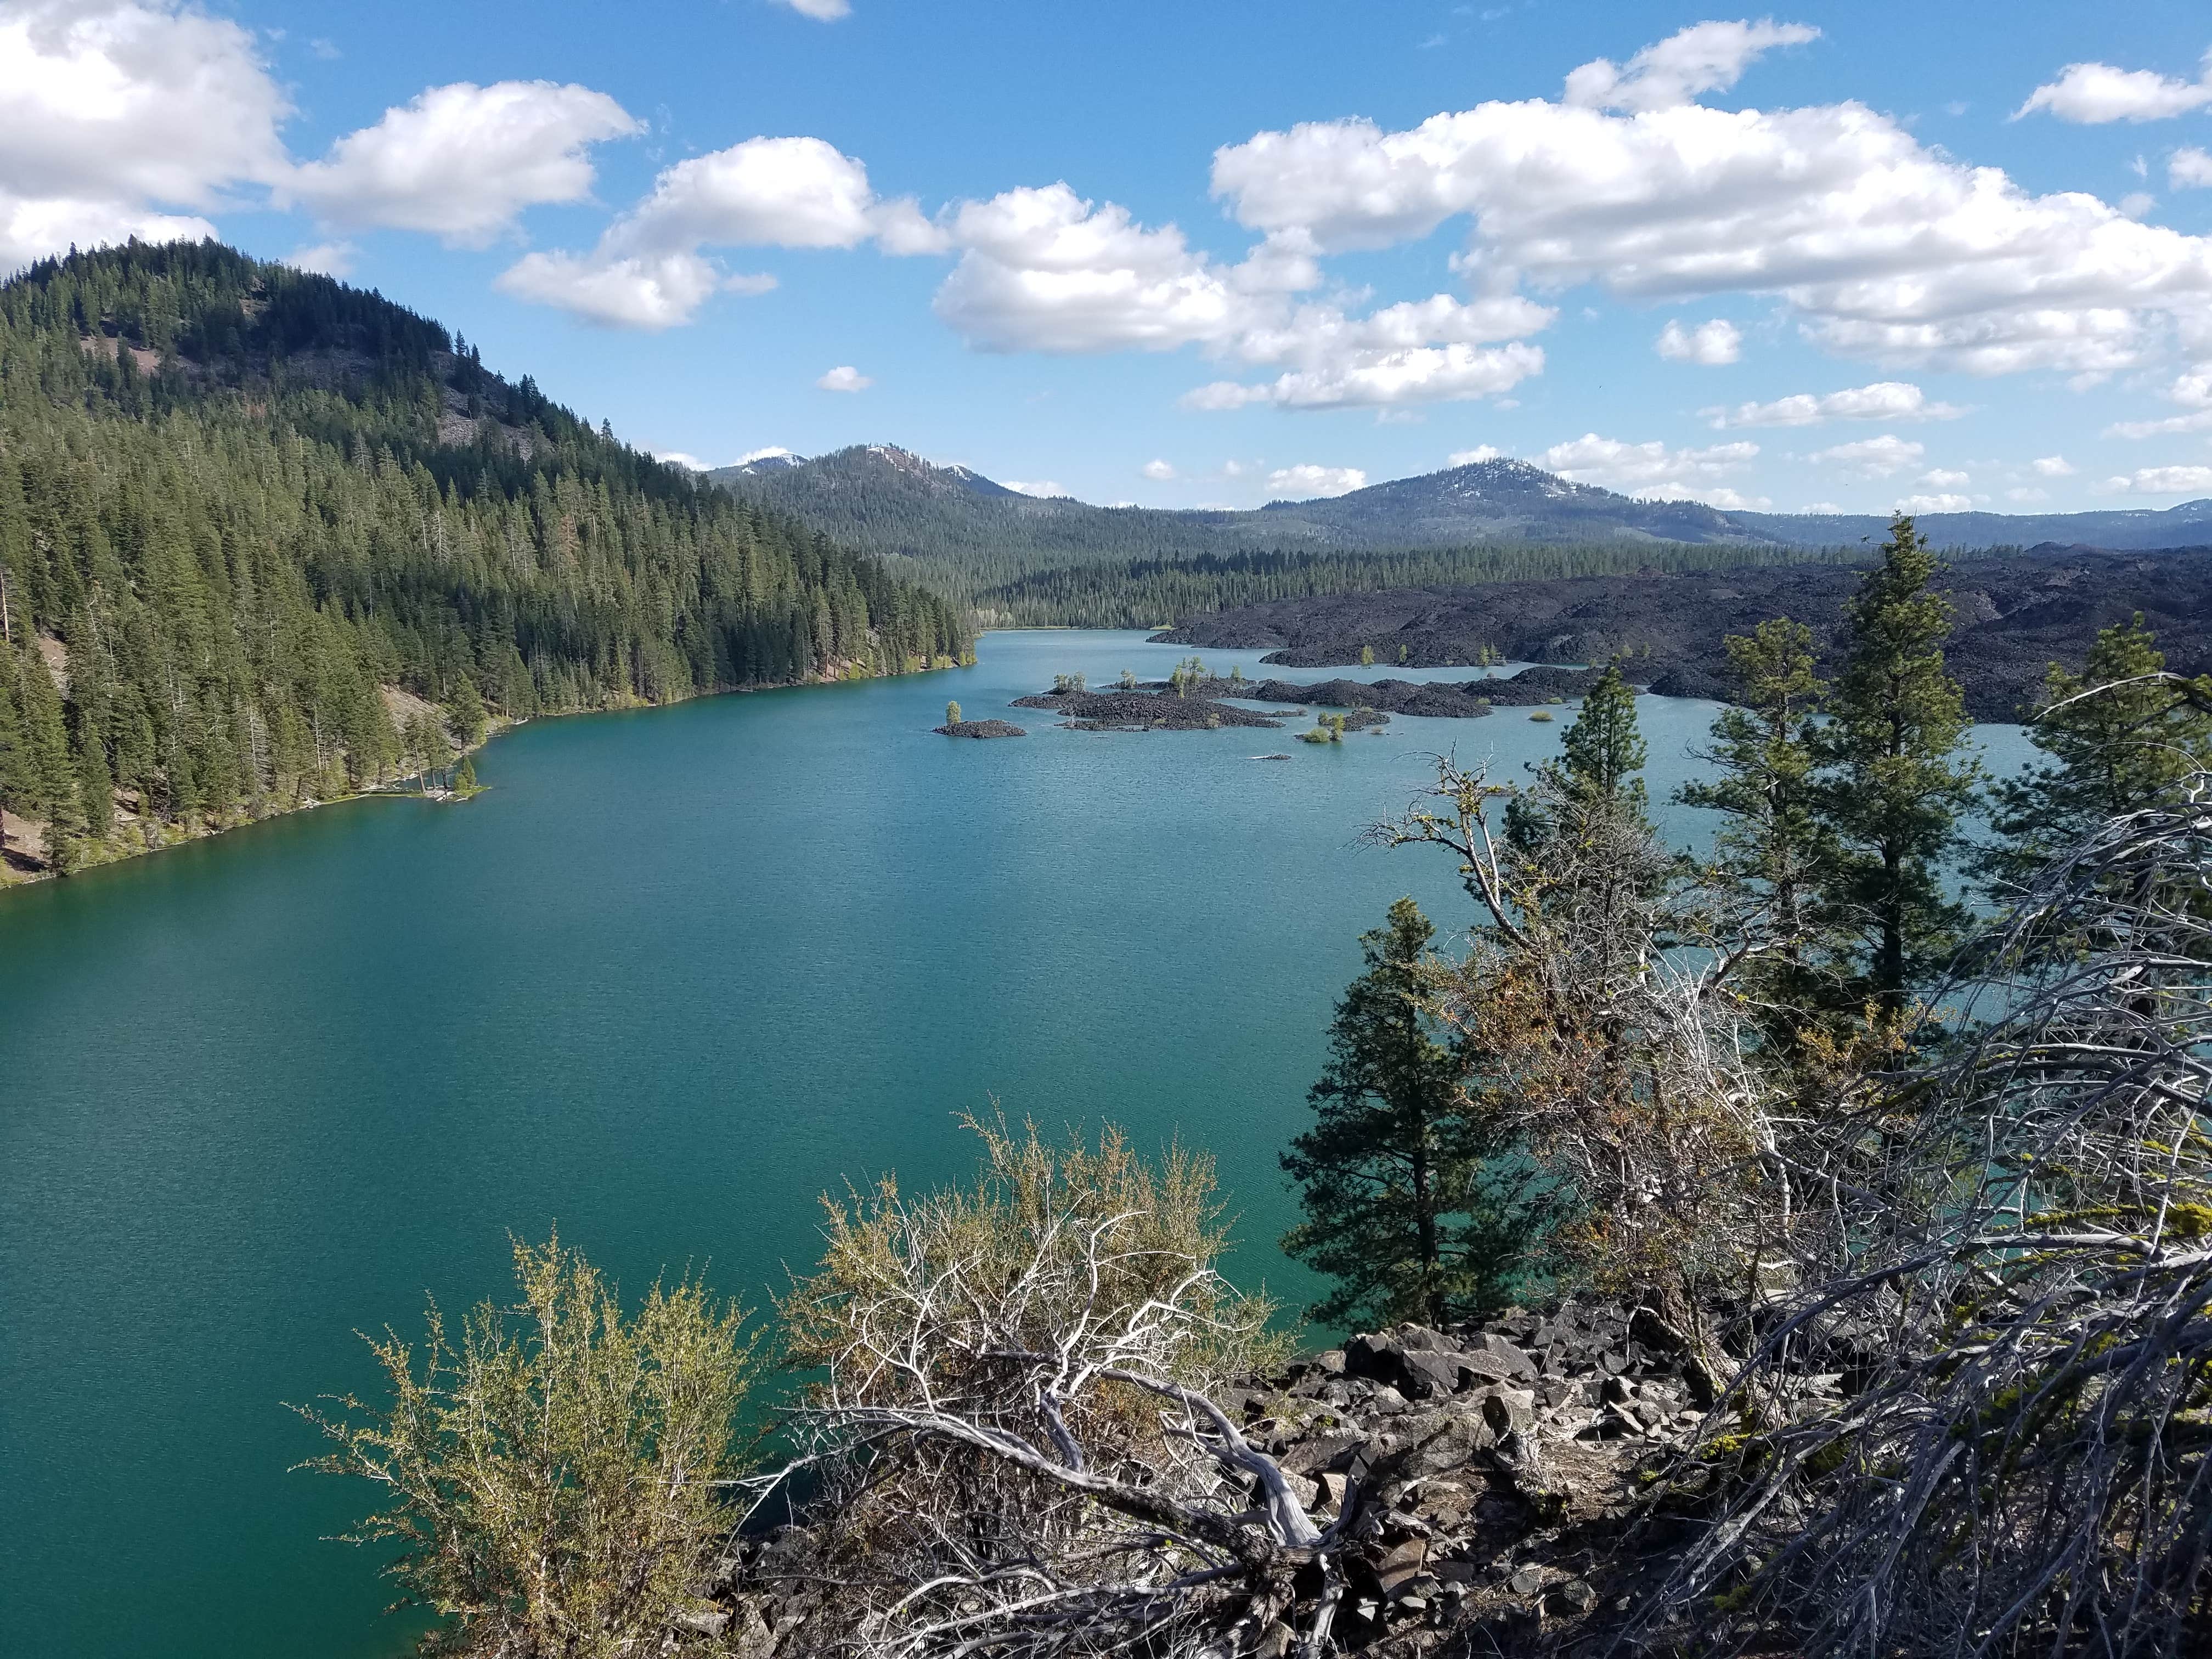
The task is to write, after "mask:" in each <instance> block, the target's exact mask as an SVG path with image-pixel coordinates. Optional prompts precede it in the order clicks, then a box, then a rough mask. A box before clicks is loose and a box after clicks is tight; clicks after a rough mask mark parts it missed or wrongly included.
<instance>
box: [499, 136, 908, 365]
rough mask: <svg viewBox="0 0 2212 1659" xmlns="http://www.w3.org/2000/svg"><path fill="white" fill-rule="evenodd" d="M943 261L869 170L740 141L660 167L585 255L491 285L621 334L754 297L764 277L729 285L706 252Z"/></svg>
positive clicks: (527, 264) (819, 147) (541, 263)
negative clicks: (809, 251)
mask: <svg viewBox="0 0 2212 1659" xmlns="http://www.w3.org/2000/svg"><path fill="white" fill-rule="evenodd" d="M869 240H874V241H875V243H876V244H877V246H879V247H881V248H882V249H883V250H884V252H891V253H907V252H939V251H941V250H942V248H943V246H944V239H943V236H942V234H940V233H939V231H938V230H937V229H936V228H935V227H933V225H931V223H930V222H929V221H928V220H927V218H925V217H924V216H923V215H922V213H921V210H920V209H919V208H918V207H917V206H915V204H914V203H913V202H912V201H910V200H908V199H905V198H900V199H897V200H893V201H886V200H884V199H883V198H881V197H878V196H877V195H876V193H875V191H874V190H873V189H872V186H871V185H869V183H868V170H867V168H866V167H865V166H863V165H862V164H861V163H860V161H856V160H855V159H854V158H853V157H852V156H849V155H845V154H844V153H843V152H842V151H841V150H839V149H837V148H836V146H835V145H834V144H830V143H825V142H823V140H822V139H819V138H805V137H799V138H748V139H746V140H745V141H744V143H738V144H732V145H731V146H729V147H728V148H727V149H720V150H715V151H714V152H713V153H712V154H710V155H695V156H692V157H690V159H689V160H686V161H678V162H677V163H676V164H675V165H674V166H672V167H666V168H664V169H663V170H662V171H661V173H660V174H659V177H658V178H656V179H654V180H653V189H652V190H651V191H649V192H648V193H647V196H646V197H645V199H644V200H642V201H641V202H640V203H638V204H637V205H636V206H635V207H633V208H632V209H630V210H629V212H627V213H625V214H623V216H621V217H620V218H618V219H617V220H616V221H615V222H614V223H612V224H611V225H610V226H609V227H608V228H607V230H606V232H605V234H604V235H602V236H601V237H600V238H599V245H598V246H596V247H595V248H593V249H592V250H591V251H590V252H587V253H566V252H552V253H532V254H528V255H526V256H525V257H524V258H522V259H521V260H520V261H519V262H517V264H515V265H514V266H513V268H512V269H511V270H508V271H507V272H506V273H505V274H504V275H503V276H501V278H500V283H499V285H500V286H501V288H502V289H505V290H506V291H507V292H508V293H510V294H513V295H517V296H518V297H519V298H522V299H526V300H532V301H536V302H537V303H538V304H541V305H550V306H555V307H560V308H561V309H562V310H566V311H569V312H573V313H575V314H576V315H578V316H580V317H582V318H584V319H586V320H588V321H592V322H598V323H605V324H610V325H617V326H624V327H631V328H646V329H658V328H670V327H674V326H676V325H678V324H682V323H688V322H690V320H691V319H692V318H693V317H694V316H695V315H696V314H697V312H698V309H699V307H701V306H702V305H703V304H704V303H705V302H706V301H707V300H708V298H709V297H710V296H711V295H714V294H717V293H738V294H758V293H762V292H763V291H765V290H766V289H769V288H772V287H774V286H775V278H774V277H772V276H751V275H743V274H740V275H735V276H732V275H729V274H727V273H726V272H725V270H723V267H722V266H721V264H720V262H719V261H717V260H716V259H715V258H714V257H713V256H712V255H711V254H710V253H708V252H706V251H705V250H707V249H708V248H711V247H802V248H850V247H856V246H860V244H861V243H863V242H866V241H869Z"/></svg>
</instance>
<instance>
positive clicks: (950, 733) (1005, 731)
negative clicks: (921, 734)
mask: <svg viewBox="0 0 2212 1659" xmlns="http://www.w3.org/2000/svg"><path fill="white" fill-rule="evenodd" d="M930 730H932V731H933V732H936V733H937V734H938V735H939V737H945V738H1026V737H1027V736H1029V733H1028V732H1024V730H1023V729H1022V728H1021V727H1020V726H1014V725H1012V724H1010V723H1008V722H1007V721H1006V720H952V721H950V722H948V723H947V724H945V725H943V726H932V727H931V728H930Z"/></svg>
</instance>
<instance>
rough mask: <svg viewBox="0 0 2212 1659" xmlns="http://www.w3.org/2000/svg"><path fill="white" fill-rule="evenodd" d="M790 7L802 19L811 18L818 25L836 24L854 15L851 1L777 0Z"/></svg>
mask: <svg viewBox="0 0 2212 1659" xmlns="http://www.w3.org/2000/svg"><path fill="white" fill-rule="evenodd" d="M776 3H778V4H781V5H786V6H789V7H790V8H791V9H792V10H793V11H795V12H797V13H798V14H799V15H800V16H801V17H811V18H812V19H813V20H814V21H816V22H817V23H834V22H836V21H837V20H838V19H839V18H841V17H850V16H851V15H853V7H852V4H851V0H776Z"/></svg>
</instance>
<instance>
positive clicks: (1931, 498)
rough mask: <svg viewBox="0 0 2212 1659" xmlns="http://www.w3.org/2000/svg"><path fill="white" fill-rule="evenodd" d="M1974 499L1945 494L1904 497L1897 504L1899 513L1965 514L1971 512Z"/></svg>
mask: <svg viewBox="0 0 2212 1659" xmlns="http://www.w3.org/2000/svg"><path fill="white" fill-rule="evenodd" d="M1973 505H1974V498H1973V497H1972V495H1956V494H1950V493H1946V494H1943V495H1906V496H1904V497H1902V498H1901V499H1900V500H1899V501H1898V503H1897V510H1898V511H1899V513H1966V512H1970V511H1972V507H1973Z"/></svg>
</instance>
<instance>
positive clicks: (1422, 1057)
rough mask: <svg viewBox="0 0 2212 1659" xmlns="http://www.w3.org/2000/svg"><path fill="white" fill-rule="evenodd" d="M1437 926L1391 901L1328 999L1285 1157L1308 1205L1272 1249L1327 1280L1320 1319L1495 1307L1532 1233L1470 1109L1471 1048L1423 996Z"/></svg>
mask: <svg viewBox="0 0 2212 1659" xmlns="http://www.w3.org/2000/svg"><path fill="white" fill-rule="evenodd" d="M1435 934H1436V929H1435V928H1434V927H1432V926H1431V924H1430V922H1429V920H1428V918H1427V917H1426V916H1425V915H1422V914H1421V909H1420V907H1419V905H1417V904H1415V903H1414V902H1413V900H1412V899H1410V898H1401V899H1400V900H1398V901H1397V902H1395V903H1394V904H1393V905H1391V907H1390V915H1389V921H1388V922H1387V923H1386V924H1385V925H1384V926H1383V927H1379V928H1377V929H1376V930H1375V931H1374V932H1372V933H1367V934H1364V935H1363V936H1362V937H1361V939H1360V941H1359V947H1360V951H1361V953H1362V954H1363V955H1364V957H1365V959H1366V963H1367V967H1366V971H1365V972H1364V973H1362V974H1361V975H1360V976H1359V977H1358V979H1355V980H1354V981H1352V984H1351V986H1350V987H1348V988H1347V989H1346V991H1345V994H1344V999H1343V1000H1342V1001H1340V1002H1339V1003H1338V1004H1337V1007H1336V1018H1335V1019H1334V1021H1333V1022H1331V1024H1330V1026H1329V1058H1328V1067H1327V1069H1326V1070H1325V1071H1323V1072H1322V1076H1321V1080H1320V1081H1319V1082H1317V1083H1316V1084H1315V1085H1314V1086H1313V1088H1312V1089H1311V1090H1310V1091H1308V1094H1307V1099H1308V1100H1309V1101H1310V1103H1311V1104H1312V1106H1313V1109H1314V1114H1315V1122H1314V1127H1312V1128H1310V1129H1309V1130H1307V1131H1306V1132H1305V1133H1304V1134H1302V1135H1300V1136H1298V1137H1297V1139H1295V1140H1293V1141H1292V1142H1291V1150H1290V1151H1289V1152H1285V1154H1284V1155H1283V1168H1284V1169H1285V1170H1286V1171H1288V1172H1289V1174H1290V1176H1291V1179H1292V1180H1294V1181H1296V1182H1297V1183H1298V1187H1299V1200H1298V1201H1299V1205H1300V1206H1301V1208H1303V1209H1304V1212H1305V1219H1304V1222H1302V1223H1301V1224H1300V1225H1297V1227H1294V1228H1293V1229H1291V1231H1290V1232H1289V1233H1288V1234H1287V1235H1286V1236H1285V1237H1284V1240H1283V1248H1284V1249H1285V1250H1286V1251H1287V1252H1288V1253H1289V1254H1290V1255H1293V1256H1296V1257H1297V1259H1298V1260H1300V1261H1304V1262H1305V1263H1306V1264H1307V1265H1309V1266H1310V1267H1316V1268H1318V1269H1319V1270H1320V1271H1321V1272H1322V1273H1327V1274H1328V1275H1329V1276H1330V1277H1331V1278H1333V1279H1335V1281H1336V1288H1335V1289H1334V1291H1331V1292H1330V1293H1329V1294H1328V1296H1327V1297H1323V1298H1322V1300H1321V1301H1320V1302H1318V1303H1316V1304H1315V1305H1314V1307H1313V1308H1312V1310H1310V1311H1311V1313H1312V1315H1313V1316H1314V1317H1315V1318H1316V1319H1321V1320H1326V1321H1328V1322H1332V1323H1341V1322H1346V1321H1352V1322H1358V1323H1361V1324H1366V1325H1387V1324H1390V1323H1393V1322H1396V1321H1399V1320H1404V1319H1414V1320H1425V1321H1428V1322H1431V1323H1432V1324H1444V1323H1447V1322H1451V1321H1454V1320H1457V1319H1463V1318H1466V1317H1468V1316H1469V1315H1471V1314H1474V1313H1476V1312H1480V1310H1483V1309H1485V1308H1488V1307H1493V1306H1496V1305H1497V1304H1499V1303H1500V1302H1502V1301H1503V1300H1504V1279H1505V1277H1506V1275H1507V1273H1508V1272H1509V1270H1510V1269H1511V1268H1512V1267H1514V1266H1515V1265H1516V1261H1517V1259H1518V1256H1519V1255H1520V1251H1521V1249H1522V1245H1523V1243H1525V1241H1526V1238H1527V1236H1528V1231H1529V1230H1530V1225H1531V1213H1532V1212H1531V1207H1530V1205H1529V1202H1528V1198H1527V1196H1526V1194H1522V1193H1520V1192H1518V1191H1517V1190H1516V1186H1515V1183H1514V1182H1513V1180H1512V1178H1511V1176H1510V1174H1509V1173H1507V1172H1506V1171H1505V1170H1504V1168H1503V1167H1502V1166H1501V1165H1500V1164H1498V1163H1497V1162H1495V1159H1496V1158H1497V1156H1498V1154H1499V1153H1500V1152H1502V1151H1503V1150H1504V1149H1503V1148H1501V1147H1498V1146H1493V1145H1492V1144H1491V1142H1490V1141H1489V1139H1487V1137H1486V1133H1485V1131H1484V1129H1483V1127H1482V1126H1481V1124H1480V1121H1478V1120H1476V1119H1475V1118H1474V1116H1473V1115H1470V1113H1469V1111H1468V1104H1467V1097H1466V1095H1465V1092H1464V1091H1463V1089H1462V1081H1463V1079H1465V1077H1466V1073H1467V1069H1468V1067H1467V1057H1466V1056H1465V1055H1464V1054H1462V1052H1460V1050H1459V1049H1458V1048H1457V1047H1456V1046H1455V1044H1453V1043H1452V1042H1449V1041H1447V1040H1446V1039H1445V1037H1444V1036H1443V1032H1442V1030H1441V1029H1440V1028H1439V1027H1438V1026H1437V1023H1436V1021H1435V1020H1434V1019H1433V1018H1431V1016H1430V1014H1429V1013H1428V1012H1427V1011H1426V1008H1425V1004H1424V1001H1423V997H1424V994H1425V992H1424V986H1423V980H1422V963H1423V959H1424V958H1425V956H1426V955H1427V953H1428V950H1429V945H1430V943H1431V940H1432V939H1434V938H1435Z"/></svg>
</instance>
